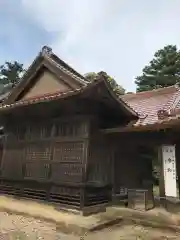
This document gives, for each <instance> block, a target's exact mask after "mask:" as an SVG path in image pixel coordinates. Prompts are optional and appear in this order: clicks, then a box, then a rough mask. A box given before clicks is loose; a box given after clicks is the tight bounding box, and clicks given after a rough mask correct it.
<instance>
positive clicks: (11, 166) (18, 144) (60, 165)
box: [2, 119, 88, 183]
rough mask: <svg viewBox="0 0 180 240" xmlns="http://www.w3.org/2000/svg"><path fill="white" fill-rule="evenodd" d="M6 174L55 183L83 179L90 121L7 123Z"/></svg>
mask: <svg viewBox="0 0 180 240" xmlns="http://www.w3.org/2000/svg"><path fill="white" fill-rule="evenodd" d="M5 131H6V133H7V138H6V141H5V149H4V154H3V158H2V177H3V178H8V179H14V180H15V179H16V180H19V179H31V180H37V181H42V180H43V181H52V182H54V183H64V182H73V183H75V182H81V181H82V178H83V173H84V164H85V161H86V151H87V150H86V148H87V141H88V140H87V138H88V122H86V121H82V120H76V119H74V120H73V119H71V120H69V121H62V120H60V119H56V120H51V121H47V122H38V121H37V122H33V121H32V122H29V123H26V124H24V125H23V124H22V125H19V126H13V125H9V126H6V130H5Z"/></svg>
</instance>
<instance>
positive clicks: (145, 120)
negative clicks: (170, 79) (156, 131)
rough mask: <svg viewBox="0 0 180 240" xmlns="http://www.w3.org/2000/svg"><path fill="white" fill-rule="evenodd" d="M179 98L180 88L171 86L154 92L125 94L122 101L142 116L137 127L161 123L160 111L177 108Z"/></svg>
mask: <svg viewBox="0 0 180 240" xmlns="http://www.w3.org/2000/svg"><path fill="white" fill-rule="evenodd" d="M178 97H179V98H180V91H179V88H178V87H177V86H171V87H166V88H160V89H156V90H152V91H146V92H140V93H131V94H125V95H124V96H122V99H123V100H124V101H125V102H126V103H127V104H128V105H130V106H131V107H132V108H133V109H134V110H135V111H136V112H137V113H138V114H139V115H140V119H139V120H138V121H137V122H136V123H135V126H137V125H147V124H154V123H156V122H157V121H159V118H158V111H159V110H166V111H169V110H171V109H173V108H176V106H177V105H178V102H176V100H177V99H178ZM179 102H180V101H179ZM179 106H180V103H179Z"/></svg>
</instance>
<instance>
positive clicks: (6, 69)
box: [0, 61, 25, 86]
mask: <svg viewBox="0 0 180 240" xmlns="http://www.w3.org/2000/svg"><path fill="white" fill-rule="evenodd" d="M24 71H25V70H24V68H23V64H21V63H18V62H17V61H14V62H5V64H3V65H1V66H0V84H3V85H5V84H10V85H11V84H12V86H15V85H16V84H17V83H18V82H19V80H20V78H21V75H22V74H23V73H24Z"/></svg>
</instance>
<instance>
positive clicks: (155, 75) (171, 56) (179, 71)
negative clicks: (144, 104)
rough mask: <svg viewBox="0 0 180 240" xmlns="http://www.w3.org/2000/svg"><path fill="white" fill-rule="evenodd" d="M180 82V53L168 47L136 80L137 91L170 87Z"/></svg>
mask: <svg viewBox="0 0 180 240" xmlns="http://www.w3.org/2000/svg"><path fill="white" fill-rule="evenodd" d="M179 82H180V51H178V49H177V47H176V46H175V45H167V46H165V47H164V48H163V49H160V50H158V51H157V52H156V53H155V54H154V58H153V60H152V61H150V63H149V64H148V65H147V66H145V67H144V68H143V70H142V75H141V76H138V77H137V78H136V80H135V83H136V85H137V91H138V92H141V91H147V90H152V89H156V88H161V87H168V86H171V85H174V84H176V83H179Z"/></svg>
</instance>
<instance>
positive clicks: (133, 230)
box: [0, 212, 180, 240]
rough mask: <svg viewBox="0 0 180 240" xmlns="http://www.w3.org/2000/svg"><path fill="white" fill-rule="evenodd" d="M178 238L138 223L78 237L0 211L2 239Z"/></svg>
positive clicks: (29, 218) (95, 239)
mask: <svg viewBox="0 0 180 240" xmlns="http://www.w3.org/2000/svg"><path fill="white" fill-rule="evenodd" d="M15 239H19V240H26V239H31V240H35V239H45V240H58V239H59V240H101V239H102V240H109V239H113V240H116V239H117V240H137V239H139V240H140V239H143V240H150V239H151V240H163V239H164V240H165V239H171V240H178V239H180V235H179V234H176V233H175V232H173V233H172V232H168V231H164V230H163V231H160V230H157V229H152V228H143V227H142V226H136V225H125V226H122V225H119V226H116V227H113V228H107V229H105V230H103V231H101V232H97V233H92V234H89V235H86V236H82V237H78V236H72V235H65V234H62V233H60V232H57V231H56V225H55V224H51V223H47V222H44V221H40V220H37V219H34V218H31V217H24V216H21V215H16V214H8V213H6V212H0V240H15Z"/></svg>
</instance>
